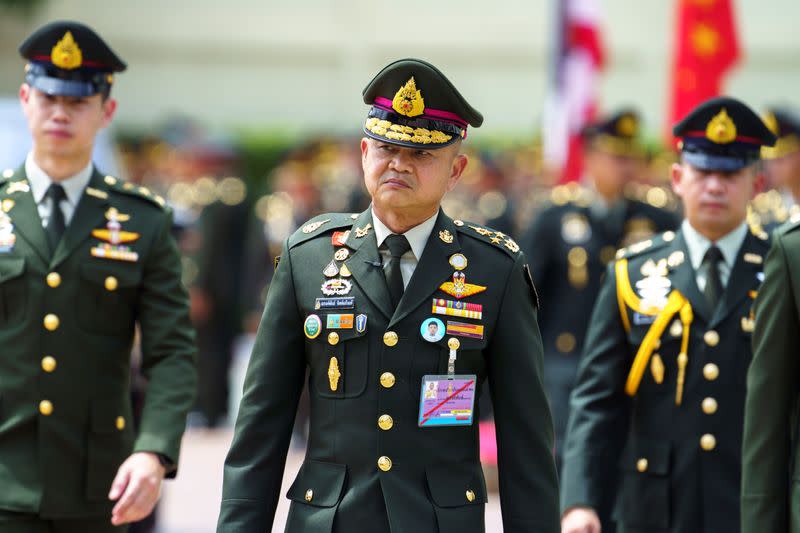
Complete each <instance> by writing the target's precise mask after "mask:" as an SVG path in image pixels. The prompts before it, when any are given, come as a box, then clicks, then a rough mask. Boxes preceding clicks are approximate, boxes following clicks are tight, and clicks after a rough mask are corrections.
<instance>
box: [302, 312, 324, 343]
mask: <svg viewBox="0 0 800 533" xmlns="http://www.w3.org/2000/svg"><path fill="white" fill-rule="evenodd" d="M321 331H322V320H320V318H319V317H318V316H317V315H308V316H307V317H306V321H305V322H303V332H304V333H305V334H306V337H308V338H309V339H316V338H317V337H318V336H319V333H320V332H321Z"/></svg>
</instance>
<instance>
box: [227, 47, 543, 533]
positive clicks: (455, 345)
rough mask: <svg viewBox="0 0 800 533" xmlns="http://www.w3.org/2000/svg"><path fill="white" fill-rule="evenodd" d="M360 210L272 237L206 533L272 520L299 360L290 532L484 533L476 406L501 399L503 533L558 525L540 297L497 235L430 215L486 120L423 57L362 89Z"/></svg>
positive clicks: (519, 259) (515, 253) (522, 262)
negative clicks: (299, 458) (266, 280)
mask: <svg viewBox="0 0 800 533" xmlns="http://www.w3.org/2000/svg"><path fill="white" fill-rule="evenodd" d="M363 96H364V102H365V103H367V104H369V105H371V109H370V111H369V115H368V117H367V120H366V123H365V124H364V133H365V135H366V137H365V138H363V139H362V140H361V154H362V166H363V169H364V175H365V183H366V187H367V190H368V191H369V193H370V196H371V197H372V205H371V206H370V208H369V209H367V210H366V211H364V212H363V213H360V214H359V213H354V214H352V215H351V214H347V213H327V214H324V215H320V216H318V217H316V218H314V219H312V220H311V221H310V222H309V223H308V224H306V225H305V226H304V227H303V228H302V229H301V230H299V231H297V232H296V233H295V234H294V235H292V236H291V237H289V239H288V240H287V242H286V244H285V245H284V247H283V253H282V255H281V258H280V262H279V263H278V268H277V270H276V272H275V277H274V278H273V281H272V284H271V285H270V290H269V295H268V297H267V303H266V308H265V310H264V315H263V318H262V320H261V325H260V327H259V330H258V334H257V338H256V342H255V347H254V349H253V354H252V357H251V360H250V367H249V369H248V371H247V378H246V380H245V386H244V397H243V399H242V403H241V407H240V409H239V418H238V420H237V421H236V430H235V434H234V439H233V444H232V445H231V449H230V452H229V453H228V457H227V459H226V461H225V480H224V484H223V496H222V508H221V512H220V517H219V523H218V526H217V531H218V532H220V533H234V532H236V533H239V532H243V531H248V532H249V531H267V530H269V529H270V528H271V527H272V522H273V519H274V514H275V507H276V505H277V501H278V497H279V491H280V486H281V479H282V478H283V469H284V463H285V458H286V452H287V447H288V445H289V437H290V434H291V430H292V422H293V421H294V415H295V409H296V407H297V401H298V398H299V397H300V392H301V390H302V388H303V378H304V376H305V373H306V369H307V368H308V369H309V371H310V375H309V381H308V386H309V392H310V397H311V414H310V417H311V418H310V430H309V439H308V448H307V450H306V457H305V462H304V463H303V465H302V467H301V468H300V472H299V473H298V474H297V477H296V479H295V480H294V483H293V484H292V486H291V487H290V488H289V492H288V495H287V496H288V497H289V499H291V500H292V502H291V507H290V510H289V517H288V522H287V524H286V531H287V532H290V533H295V532H305V533H308V532H318V533H323V532H324V533H331V532H337V533H351V532H354V531H370V532H373V531H374V532H378V531H380V532H382V533H383V532H395V533H406V532H426V533H433V532H436V531H439V532H441V533H450V532H454V531H458V532H461V533H476V532H482V531H484V530H485V527H484V507H485V503H486V500H487V494H486V485H485V482H484V479H483V473H482V469H481V464H480V461H479V449H478V448H479V446H478V444H479V443H478V426H477V424H476V423H475V421H476V420H477V419H478V412H477V403H476V401H475V400H476V398H477V397H478V395H479V394H480V391H481V388H482V387H483V385H484V383H485V381H486V379H487V378H488V380H489V383H490V384H491V387H490V390H491V393H492V400H493V404H494V415H495V421H496V425H497V444H498V449H499V459H500V463H499V472H500V500H501V504H502V510H503V526H504V530H505V531H506V532H508V533H522V532H525V533H529V532H531V531H537V532H543V533H552V532H556V531H558V527H559V526H558V493H557V492H558V489H557V482H556V472H555V464H554V461H553V456H552V445H553V433H552V421H551V418H550V413H549V410H548V408H547V401H546V399H545V394H544V390H543V388H542V375H541V372H542V344H541V338H540V336H539V328H538V326H537V323H536V314H537V300H536V294H535V290H534V288H533V282H532V281H531V278H530V272H529V269H528V265H527V262H526V259H525V256H524V255H523V254H522V253H520V251H519V247H518V246H517V244H516V242H514V240H513V239H511V238H510V237H508V236H507V235H505V234H503V233H501V232H498V231H494V230H491V229H489V228H485V227H483V226H479V225H477V224H472V223H470V222H464V221H461V220H453V219H451V218H450V217H448V216H447V215H446V214H445V213H444V212H443V211H442V209H441V207H440V204H441V201H442V197H443V196H444V195H445V193H447V192H448V191H450V190H452V189H453V187H455V186H456V184H457V182H458V180H459V179H460V177H461V175H462V172H463V171H464V168H465V167H466V165H467V157H466V156H464V155H462V154H460V153H459V150H460V147H461V142H462V139H464V138H465V137H466V132H467V127H468V126H474V127H477V126H479V125H480V124H481V122H482V121H483V117H482V116H481V114H480V113H479V112H478V111H476V110H475V109H474V108H473V107H472V106H470V105H469V104H468V103H467V101H466V100H465V99H464V98H463V97H462V96H461V94H459V92H458V91H457V90H456V88H455V87H454V86H453V85H452V83H450V81H449V80H448V79H447V78H446V77H445V76H444V74H442V73H441V72H440V71H439V70H438V69H437V68H435V67H434V66H433V65H431V64H429V63H426V62H424V61H420V60H417V59H405V60H400V61H396V62H394V63H391V64H390V65H388V66H387V67H386V68H384V69H383V70H381V71H380V72H379V73H378V75H377V76H376V77H375V78H374V79H373V80H372V81H371V82H370V83H369V85H367V87H366V89H365V90H364V93H363Z"/></svg>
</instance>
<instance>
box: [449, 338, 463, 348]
mask: <svg viewBox="0 0 800 533" xmlns="http://www.w3.org/2000/svg"><path fill="white" fill-rule="evenodd" d="M447 347H448V348H450V349H451V350H458V349H459V348H461V341H460V340H458V339H456V338H455V337H450V338H449V339H448V341H447Z"/></svg>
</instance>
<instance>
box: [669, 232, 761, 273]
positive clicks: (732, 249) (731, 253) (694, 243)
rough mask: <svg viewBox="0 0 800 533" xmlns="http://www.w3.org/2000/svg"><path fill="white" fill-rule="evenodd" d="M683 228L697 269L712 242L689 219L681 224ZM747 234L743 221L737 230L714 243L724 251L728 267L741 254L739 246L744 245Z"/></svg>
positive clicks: (693, 264)
mask: <svg viewBox="0 0 800 533" xmlns="http://www.w3.org/2000/svg"><path fill="white" fill-rule="evenodd" d="M681 230H682V231H683V237H684V239H686V247H687V248H688V250H689V259H690V260H691V262H692V267H693V268H694V269H695V270H697V269H699V268H700V265H701V264H702V263H703V257H705V255H706V251H707V250H708V248H709V247H710V246H711V244H712V242H711V241H710V240H708V239H707V238H705V237H704V236H703V235H701V234H700V232H698V231H697V230H696V229H694V227H692V225H691V224H690V223H689V220H688V219H684V221H683V224H681ZM746 235H747V223H746V222H742V223H741V224H740V225H739V226H738V227H737V228H736V229H735V230H733V231H731V232H730V233H728V234H727V235H725V236H724V237H722V238H721V239H719V240H718V241H717V242H716V243H713V244H716V245H717V247H718V248H719V249H720V251H721V252H722V258H723V260H724V261H725V264H726V265H727V266H728V267H731V268H732V267H733V264H734V263H735V262H736V256H737V255H738V254H739V248H741V247H742V243H743V242H744V238H745V236H746Z"/></svg>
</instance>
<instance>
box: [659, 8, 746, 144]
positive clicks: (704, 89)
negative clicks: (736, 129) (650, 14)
mask: <svg viewBox="0 0 800 533" xmlns="http://www.w3.org/2000/svg"><path fill="white" fill-rule="evenodd" d="M677 2H678V14H677V17H676V21H677V25H676V33H675V56H674V59H673V69H672V91H671V95H672V96H671V102H670V115H669V122H668V126H669V128H670V131H669V132H668V134H667V139H670V140H671V139H672V132H671V128H672V125H673V124H675V123H677V122H679V121H680V120H681V119H682V118H683V117H685V116H686V115H687V114H688V113H689V111H691V110H692V109H693V108H694V107H695V106H696V105H698V104H699V103H701V102H703V101H704V100H707V99H709V98H713V97H714V96H719V95H720V93H721V85H722V78H723V77H724V75H725V73H726V72H727V71H728V70H729V69H730V68H731V67H732V66H733V65H734V64H735V63H736V61H737V59H739V39H738V37H737V31H736V23H735V20H734V13H733V0H677Z"/></svg>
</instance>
